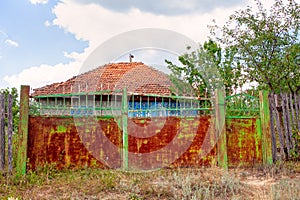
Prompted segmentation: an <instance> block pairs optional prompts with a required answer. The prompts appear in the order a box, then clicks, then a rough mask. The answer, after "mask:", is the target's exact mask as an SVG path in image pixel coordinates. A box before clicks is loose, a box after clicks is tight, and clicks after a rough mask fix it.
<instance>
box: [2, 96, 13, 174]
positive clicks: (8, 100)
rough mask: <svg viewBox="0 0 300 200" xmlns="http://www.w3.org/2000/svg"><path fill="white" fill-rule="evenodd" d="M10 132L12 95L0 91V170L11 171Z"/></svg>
mask: <svg viewBox="0 0 300 200" xmlns="http://www.w3.org/2000/svg"><path fill="white" fill-rule="evenodd" d="M12 134H13V114H12V95H11V94H8V95H5V94H3V93H0V172H1V171H2V172H3V171H5V170H8V171H9V172H11V171H12V158H13V149H12ZM6 142H7V145H6ZM6 163H7V165H6Z"/></svg>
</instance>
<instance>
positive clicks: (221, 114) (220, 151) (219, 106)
mask: <svg viewBox="0 0 300 200" xmlns="http://www.w3.org/2000/svg"><path fill="white" fill-rule="evenodd" d="M215 95H216V119H215V120H216V121H215V130H216V135H217V140H218V141H217V159H218V165H219V166H220V167H222V168H224V169H228V158H227V142H226V129H225V108H226V107H225V92H224V90H222V89H216V90H215Z"/></svg>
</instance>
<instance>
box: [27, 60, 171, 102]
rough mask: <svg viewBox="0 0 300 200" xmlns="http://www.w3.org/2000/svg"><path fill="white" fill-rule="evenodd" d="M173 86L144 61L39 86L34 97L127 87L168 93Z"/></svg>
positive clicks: (99, 69) (33, 94)
mask: <svg viewBox="0 0 300 200" xmlns="http://www.w3.org/2000/svg"><path fill="white" fill-rule="evenodd" d="M171 86H173V84H172V82H171V81H170V80H169V78H168V75H166V74H164V73H163V72H160V71H158V70H156V69H154V68H152V67H149V66H147V65H145V64H144V63H142V62H131V63H125V62H122V63H111V64H107V65H104V66H101V67H98V68H96V69H93V70H91V71H88V72H86V73H83V74H80V75H78V76H74V77H72V78H71V79H69V80H67V81H65V82H60V83H53V84H51V85H46V86H44V87H41V88H36V89H34V90H33V91H34V92H33V93H32V96H33V97H34V96H38V95H48V94H72V93H77V92H96V91H102V90H119V89H122V88H124V87H126V88H127V91H128V92H129V93H139V94H161V95H169V94H171V92H170V90H169V88H170V87H171Z"/></svg>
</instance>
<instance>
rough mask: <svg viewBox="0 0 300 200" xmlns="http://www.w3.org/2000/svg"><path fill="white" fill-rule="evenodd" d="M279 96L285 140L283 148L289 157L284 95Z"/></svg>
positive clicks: (289, 148) (289, 147)
mask: <svg viewBox="0 0 300 200" xmlns="http://www.w3.org/2000/svg"><path fill="white" fill-rule="evenodd" d="M280 96H281V108H282V118H283V127H284V138H285V146H286V148H287V153H288V157H290V150H291V145H290V139H289V133H288V125H287V118H286V107H285V95H284V94H280Z"/></svg>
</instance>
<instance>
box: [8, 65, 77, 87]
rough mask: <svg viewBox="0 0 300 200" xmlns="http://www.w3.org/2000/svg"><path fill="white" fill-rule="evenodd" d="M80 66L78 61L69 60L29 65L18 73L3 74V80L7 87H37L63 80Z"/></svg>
mask: <svg viewBox="0 0 300 200" xmlns="http://www.w3.org/2000/svg"><path fill="white" fill-rule="evenodd" d="M79 68H80V63H79V62H77V61H76V62H70V63H68V64H61V63H60V64H57V65H54V66H50V65H46V64H42V65H40V66H36V67H30V68H28V69H25V70H23V71H22V72H20V73H19V74H15V75H12V76H5V77H4V81H5V82H7V83H8V85H9V87H16V88H19V87H20V85H30V86H31V88H38V87H41V86H44V85H47V84H51V83H55V82H61V81H65V80H67V79H69V78H71V77H72V76H75V75H77V74H78V71H79Z"/></svg>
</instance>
